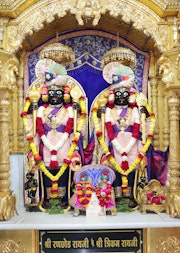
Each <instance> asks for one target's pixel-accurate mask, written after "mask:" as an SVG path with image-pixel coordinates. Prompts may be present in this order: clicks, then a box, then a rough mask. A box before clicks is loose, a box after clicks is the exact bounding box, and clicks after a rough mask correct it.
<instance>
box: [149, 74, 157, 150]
mask: <svg viewBox="0 0 180 253" xmlns="http://www.w3.org/2000/svg"><path fill="white" fill-rule="evenodd" d="M150 85H151V106H152V110H153V112H154V114H155V116H156V127H155V130H154V137H153V145H154V147H155V148H158V147H159V120H158V119H159V115H158V103H157V101H158V89H157V85H158V82H157V78H156V77H152V78H150Z"/></svg>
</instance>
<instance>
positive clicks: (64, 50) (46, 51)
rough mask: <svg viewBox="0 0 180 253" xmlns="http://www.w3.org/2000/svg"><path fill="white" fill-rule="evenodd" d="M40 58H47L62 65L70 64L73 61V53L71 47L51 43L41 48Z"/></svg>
mask: <svg viewBox="0 0 180 253" xmlns="http://www.w3.org/2000/svg"><path fill="white" fill-rule="evenodd" d="M40 58H41V59H44V58H48V59H51V60H53V61H55V62H57V63H60V64H62V65H70V64H72V63H73V62H74V61H75V53H74V52H73V50H72V48H70V47H68V46H65V45H63V44H61V43H53V44H51V45H48V46H46V47H44V48H43V50H42V51H41V52H40Z"/></svg>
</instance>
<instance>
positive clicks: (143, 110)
mask: <svg viewBox="0 0 180 253" xmlns="http://www.w3.org/2000/svg"><path fill="white" fill-rule="evenodd" d="M140 112H141V113H145V114H146V118H148V117H149V116H150V115H149V112H148V111H147V109H146V107H145V106H141V108H140Z"/></svg>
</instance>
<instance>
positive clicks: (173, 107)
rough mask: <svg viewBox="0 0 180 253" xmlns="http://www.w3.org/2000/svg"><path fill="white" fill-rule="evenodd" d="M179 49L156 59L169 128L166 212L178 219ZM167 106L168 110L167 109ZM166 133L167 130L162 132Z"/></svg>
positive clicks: (179, 145)
mask: <svg viewBox="0 0 180 253" xmlns="http://www.w3.org/2000/svg"><path fill="white" fill-rule="evenodd" d="M179 59H180V47H174V48H172V49H171V50H169V51H167V52H166V53H164V54H163V55H161V57H160V58H159V59H158V65H159V74H161V81H162V83H163V84H164V85H165V87H164V93H165V94H166V98H165V100H164V105H165V106H166V108H164V110H167V111H168V113H167V115H164V119H163V126H165V124H166V123H167V121H168V124H167V126H166V127H169V148H170V155H169V164H168V165H169V189H168V193H167V196H166V212H167V213H168V214H170V216H172V217H180V204H179V203H180V180H179V178H180V133H179V131H180V126H179V124H180V115H179V109H180V75H179V73H180V68H179V62H180V61H179ZM167 105H168V108H167ZM164 131H165V133H167V132H168V130H167V129H165V130H164Z"/></svg>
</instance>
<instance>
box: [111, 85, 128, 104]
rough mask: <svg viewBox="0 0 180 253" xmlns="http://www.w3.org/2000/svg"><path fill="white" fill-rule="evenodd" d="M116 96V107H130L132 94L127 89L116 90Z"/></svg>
mask: <svg viewBox="0 0 180 253" xmlns="http://www.w3.org/2000/svg"><path fill="white" fill-rule="evenodd" d="M114 96H115V98H114V104H115V105H119V106H124V105H128V101H129V96H130V93H129V90H128V89H127V88H124V87H120V88H118V89H116V90H115V92H114Z"/></svg>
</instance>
